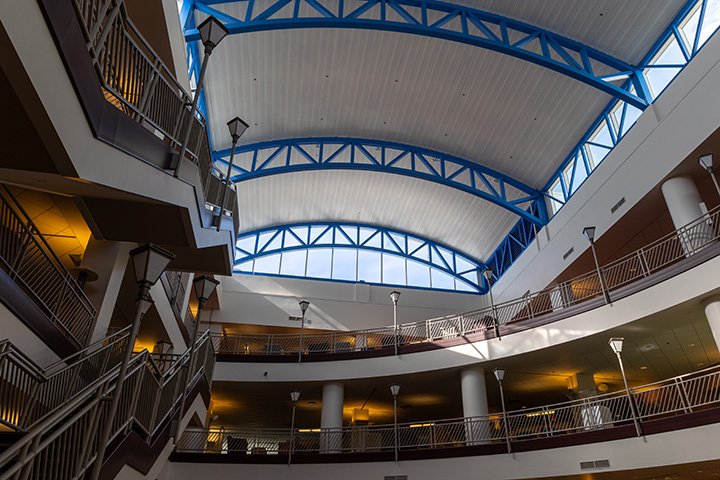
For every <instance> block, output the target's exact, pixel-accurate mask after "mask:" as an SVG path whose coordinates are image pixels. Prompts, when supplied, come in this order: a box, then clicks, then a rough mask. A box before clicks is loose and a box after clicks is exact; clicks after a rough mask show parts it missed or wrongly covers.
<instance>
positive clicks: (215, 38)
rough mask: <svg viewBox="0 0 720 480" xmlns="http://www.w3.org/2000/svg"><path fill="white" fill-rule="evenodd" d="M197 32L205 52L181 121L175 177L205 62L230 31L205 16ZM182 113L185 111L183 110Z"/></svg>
mask: <svg viewBox="0 0 720 480" xmlns="http://www.w3.org/2000/svg"><path fill="white" fill-rule="evenodd" d="M198 32H200V40H201V41H202V44H203V46H204V47H205V54H204V56H203V61H202V66H201V67H200V76H199V77H198V80H197V85H195V94H194V95H193V101H192V106H191V107H190V115H189V118H188V121H185V122H183V127H184V132H185V133H184V136H183V141H182V144H181V146H180V153H178V157H177V162H176V164H175V173H174V175H175V177H176V178H177V176H178V174H179V171H180V165H182V161H183V158H185V152H187V148H188V143H189V142H190V132H191V130H192V121H193V118H194V116H195V110H196V109H197V103H198V99H199V98H200V92H201V91H202V86H203V81H204V80H205V71H206V70H207V63H208V60H209V59H210V55H212V52H213V50H214V49H215V47H217V45H218V43H220V41H221V40H222V39H223V38H225V36H226V35H227V34H228V33H230V32H229V31H228V29H227V28H225V25H223V24H222V23H220V22H219V21H218V20H217V19H216V18H215V17H212V16H211V17H208V18H206V19H205V20H204V21H203V22H202V23H201V24H200V25H198ZM183 113H185V112H184V111H183Z"/></svg>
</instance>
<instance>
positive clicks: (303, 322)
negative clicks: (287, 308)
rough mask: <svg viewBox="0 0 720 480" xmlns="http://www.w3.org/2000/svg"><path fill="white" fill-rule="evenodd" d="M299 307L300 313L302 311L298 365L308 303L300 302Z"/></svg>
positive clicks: (303, 339)
mask: <svg viewBox="0 0 720 480" xmlns="http://www.w3.org/2000/svg"><path fill="white" fill-rule="evenodd" d="M299 305H300V311H302V318H301V320H300V349H299V350H298V363H301V362H302V354H303V350H304V349H305V312H307V309H308V307H309V306H310V302H308V301H307V300H302V301H301V302H300V303H299Z"/></svg>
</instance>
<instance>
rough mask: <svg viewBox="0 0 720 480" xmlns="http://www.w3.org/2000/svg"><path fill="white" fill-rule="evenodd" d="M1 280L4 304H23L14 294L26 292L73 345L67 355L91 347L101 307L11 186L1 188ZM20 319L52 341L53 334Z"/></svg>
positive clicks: (67, 350) (37, 307) (69, 343)
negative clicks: (89, 340) (60, 255)
mask: <svg viewBox="0 0 720 480" xmlns="http://www.w3.org/2000/svg"><path fill="white" fill-rule="evenodd" d="M0 276H1V277H2V280H4V282H3V285H2V290H3V292H1V293H0V297H2V299H3V300H4V301H5V302H4V303H8V304H17V301H18V300H17V299H16V298H12V297H13V293H14V292H11V291H10V290H14V289H18V288H19V289H20V290H21V291H22V292H24V293H25V295H26V296H27V297H29V298H30V299H31V301H32V303H34V305H35V308H36V309H37V310H39V312H41V313H39V314H38V315H41V316H45V317H47V319H49V321H50V322H51V323H52V325H53V326H54V328H55V329H56V330H57V332H59V334H61V335H62V337H61V338H63V337H64V339H65V341H66V342H67V344H68V348H66V349H64V352H65V354H68V353H70V351H75V350H78V349H80V348H82V347H83V346H84V345H86V343H87V341H88V339H89V338H90V333H91V330H92V326H93V324H94V323H95V315H96V312H95V307H94V306H93V305H92V303H91V302H90V300H89V299H88V298H87V297H86V296H85V294H84V293H83V291H82V290H81V289H80V287H79V286H78V284H77V283H76V282H75V279H74V278H73V276H72V275H71V274H70V272H68V271H67V269H66V268H65V266H64V265H63V264H62V262H60V260H59V259H58V258H57V256H56V255H55V254H54V253H53V251H52V249H51V248H50V246H49V245H48V244H47V242H46V241H45V239H44V238H43V236H42V235H41V234H40V231H39V230H38V228H37V226H36V225H35V224H34V223H33V221H32V220H31V219H30V216H29V215H28V214H27V213H26V212H25V211H24V210H23V208H22V206H20V204H19V203H18V202H17V200H15V198H14V197H13V195H12V193H11V192H10V190H9V189H8V188H7V187H5V186H2V187H0ZM16 309H22V307H21V306H16ZM16 313H18V317H20V318H23V319H24V320H25V321H26V323H28V326H29V327H30V328H31V329H32V330H34V331H35V332H36V333H37V334H38V335H39V336H40V337H41V338H43V340H46V337H47V328H45V329H44V328H43V327H44V326H43V325H37V324H33V323H32V322H31V321H30V320H29V318H28V317H29V316H28V315H24V314H22V313H21V312H16ZM43 323H47V320H45V322H43ZM50 328H52V327H50ZM56 335H57V333H56ZM46 343H48V344H50V342H46ZM60 355H61V356H62V354H60Z"/></svg>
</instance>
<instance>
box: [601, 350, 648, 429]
mask: <svg viewBox="0 0 720 480" xmlns="http://www.w3.org/2000/svg"><path fill="white" fill-rule="evenodd" d="M624 340H625V339H624V338H622V337H613V338H611V339H610V340H609V341H608V345H610V348H612V351H613V352H615V355H617V358H618V363H619V364H620V373H621V374H622V378H623V383H624V384H625V393H626V394H627V397H628V402H629V403H630V412H631V413H632V417H633V423H634V424H635V432H636V433H637V436H638V437H642V429H641V428H640V421H639V419H638V412H637V410H636V409H635V399H634V398H633V396H632V394H631V393H630V387H629V386H628V382H627V377H626V376H625V366H624V365H623V360H622V348H623V342H624Z"/></svg>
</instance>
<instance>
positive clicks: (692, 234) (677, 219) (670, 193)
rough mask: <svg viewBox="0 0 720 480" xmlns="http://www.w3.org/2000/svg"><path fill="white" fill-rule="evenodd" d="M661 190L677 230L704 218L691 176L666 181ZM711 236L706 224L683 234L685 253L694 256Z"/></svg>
mask: <svg viewBox="0 0 720 480" xmlns="http://www.w3.org/2000/svg"><path fill="white" fill-rule="evenodd" d="M661 189H662V193H663V197H665V203H666V204H667V207H668V210H669V211H670V217H671V218H672V221H673V225H675V228H676V229H680V228H682V227H685V226H686V225H688V224H689V223H691V222H693V221H695V220H697V219H698V218H700V217H702V216H703V214H704V212H703V211H702V210H701V208H700V202H702V200H701V199H700V192H698V189H697V186H696V185H695V182H694V181H693V179H692V178H690V177H689V176H684V175H683V176H679V177H673V178H671V179H669V180H666V181H665V182H663V184H662V187H661ZM711 235H712V233H711V232H710V228H709V227H708V225H707V224H705V223H699V224H696V225H693V226H692V227H691V228H689V229H688V230H687V231H685V232H682V233H681V234H680V238H681V239H682V240H683V249H684V250H685V253H687V254H692V253H693V252H694V251H695V250H696V249H698V248H701V247H702V246H704V245H705V244H706V243H707V242H708V241H709V239H710V238H711Z"/></svg>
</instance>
